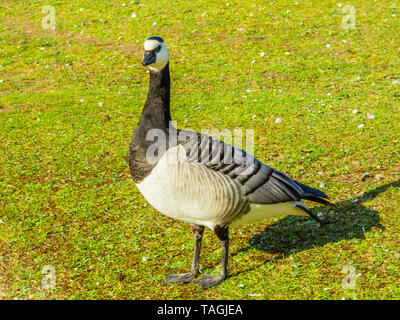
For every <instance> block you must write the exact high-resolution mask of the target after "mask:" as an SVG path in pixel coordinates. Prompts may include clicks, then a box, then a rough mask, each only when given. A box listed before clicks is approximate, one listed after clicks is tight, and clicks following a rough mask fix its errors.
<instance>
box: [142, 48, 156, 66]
mask: <svg viewBox="0 0 400 320" xmlns="http://www.w3.org/2000/svg"><path fill="white" fill-rule="evenodd" d="M155 61H156V54H155V53H154V52H153V51H151V52H145V53H144V56H143V61H142V65H143V66H148V65H149V64H152V63H153V62H155Z"/></svg>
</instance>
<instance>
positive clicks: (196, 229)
mask: <svg viewBox="0 0 400 320" xmlns="http://www.w3.org/2000/svg"><path fill="white" fill-rule="evenodd" d="M192 230H193V241H194V249H193V259H192V267H191V268H190V271H189V272H187V273H178V274H167V277H168V280H167V281H165V283H168V282H183V283H186V282H190V281H192V280H193V279H194V278H196V277H197V275H198V274H199V272H200V262H199V260H200V249H201V239H202V238H203V233H204V227H203V226H192Z"/></svg>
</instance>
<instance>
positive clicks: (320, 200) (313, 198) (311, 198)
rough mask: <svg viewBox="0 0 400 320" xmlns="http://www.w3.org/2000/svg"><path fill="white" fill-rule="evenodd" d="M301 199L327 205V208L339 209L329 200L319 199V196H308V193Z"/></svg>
mask: <svg viewBox="0 0 400 320" xmlns="http://www.w3.org/2000/svg"><path fill="white" fill-rule="evenodd" d="M301 198H302V199H305V200H310V201H314V202H318V203H321V204H324V205H326V206H330V207H331V208H333V209H337V207H336V206H335V205H334V204H333V203H330V202H329V201H328V200H325V199H321V198H318V196H316V195H313V194H308V193H306V194H304V195H303V196H302V197H301Z"/></svg>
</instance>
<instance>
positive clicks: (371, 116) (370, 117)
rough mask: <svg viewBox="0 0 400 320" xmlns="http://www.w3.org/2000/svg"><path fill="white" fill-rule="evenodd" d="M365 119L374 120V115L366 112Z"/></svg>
mask: <svg viewBox="0 0 400 320" xmlns="http://www.w3.org/2000/svg"><path fill="white" fill-rule="evenodd" d="M367 118H368V119H370V120H372V119H375V115H374V114H373V113H369V112H367Z"/></svg>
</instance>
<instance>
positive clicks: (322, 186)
mask: <svg viewBox="0 0 400 320" xmlns="http://www.w3.org/2000/svg"><path fill="white" fill-rule="evenodd" d="M318 186H319V187H320V188H321V189H323V188H325V183H323V182H322V181H321V182H320V183H319V185H318Z"/></svg>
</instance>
